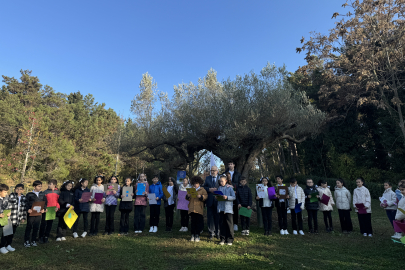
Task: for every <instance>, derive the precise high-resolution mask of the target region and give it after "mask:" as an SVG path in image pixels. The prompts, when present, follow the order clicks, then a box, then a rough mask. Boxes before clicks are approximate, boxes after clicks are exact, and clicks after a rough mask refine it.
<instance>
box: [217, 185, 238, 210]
mask: <svg viewBox="0 0 405 270" xmlns="http://www.w3.org/2000/svg"><path fill="white" fill-rule="evenodd" d="M218 191H221V192H222V193H223V194H224V195H226V196H227V198H226V201H218V205H217V209H218V213H220V212H225V214H233V201H234V200H235V199H236V196H235V191H233V188H232V186H219V187H218Z"/></svg>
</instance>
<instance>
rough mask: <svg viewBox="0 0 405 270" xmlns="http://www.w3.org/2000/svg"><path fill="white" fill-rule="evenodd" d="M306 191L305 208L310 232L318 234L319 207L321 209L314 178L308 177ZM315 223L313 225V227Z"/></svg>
mask: <svg viewBox="0 0 405 270" xmlns="http://www.w3.org/2000/svg"><path fill="white" fill-rule="evenodd" d="M304 193H305V208H306V209H307V213H308V227H309V233H315V234H318V209H319V203H318V199H319V193H318V190H317V189H316V187H315V185H314V181H313V180H312V179H307V187H306V188H305V189H304ZM312 223H313V225H314V226H313V227H312Z"/></svg>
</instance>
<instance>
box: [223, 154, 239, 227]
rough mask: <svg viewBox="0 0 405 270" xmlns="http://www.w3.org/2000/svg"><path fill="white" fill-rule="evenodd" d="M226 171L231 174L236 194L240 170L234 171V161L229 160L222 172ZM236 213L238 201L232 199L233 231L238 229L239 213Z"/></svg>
mask: <svg viewBox="0 0 405 270" xmlns="http://www.w3.org/2000/svg"><path fill="white" fill-rule="evenodd" d="M227 172H229V173H230V174H231V179H232V184H233V186H234V188H235V194H237V192H238V191H237V189H238V186H239V182H240V179H241V176H242V175H241V174H240V172H237V171H235V162H233V161H229V162H228V169H226V171H225V172H224V174H226V173H227ZM237 213H238V203H237V201H236V200H234V201H233V230H234V231H235V232H237V231H238V217H239V215H238V214H237Z"/></svg>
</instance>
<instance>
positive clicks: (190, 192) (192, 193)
mask: <svg viewBox="0 0 405 270" xmlns="http://www.w3.org/2000/svg"><path fill="white" fill-rule="evenodd" d="M187 194H188V195H190V197H191V198H193V199H195V198H197V195H198V193H197V190H195V188H188V189H187Z"/></svg>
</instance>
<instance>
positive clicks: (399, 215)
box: [395, 197, 405, 220]
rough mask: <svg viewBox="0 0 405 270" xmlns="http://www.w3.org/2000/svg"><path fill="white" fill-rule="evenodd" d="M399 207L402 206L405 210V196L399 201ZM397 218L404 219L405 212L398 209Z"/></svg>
mask: <svg viewBox="0 0 405 270" xmlns="http://www.w3.org/2000/svg"><path fill="white" fill-rule="evenodd" d="M398 208H401V209H402V210H405V197H402V199H401V200H400V201H399V203H398ZM395 219H396V220H404V219H405V214H404V213H402V212H401V211H399V210H397V214H396V215H395Z"/></svg>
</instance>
